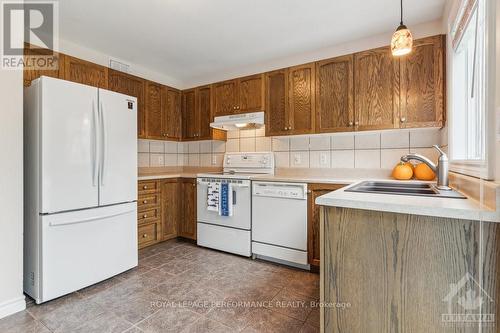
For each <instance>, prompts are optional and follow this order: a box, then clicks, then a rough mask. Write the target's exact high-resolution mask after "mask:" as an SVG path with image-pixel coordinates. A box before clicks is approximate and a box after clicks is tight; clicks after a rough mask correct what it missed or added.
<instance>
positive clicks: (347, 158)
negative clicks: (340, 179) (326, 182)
mask: <svg viewBox="0 0 500 333" xmlns="http://www.w3.org/2000/svg"><path fill="white" fill-rule="evenodd" d="M331 159H332V162H331V163H332V168H335V169H347V168H354V150H333V151H332V157H331Z"/></svg>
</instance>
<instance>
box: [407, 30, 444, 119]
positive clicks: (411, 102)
mask: <svg viewBox="0 0 500 333" xmlns="http://www.w3.org/2000/svg"><path fill="white" fill-rule="evenodd" d="M443 43H444V41H443V36H433V37H428V38H422V39H418V40H416V41H415V42H414V44H413V50H412V52H411V53H410V54H408V55H406V56H404V57H402V58H401V127H431V126H442V125H443V114H444V75H443V74H444V47H443Z"/></svg>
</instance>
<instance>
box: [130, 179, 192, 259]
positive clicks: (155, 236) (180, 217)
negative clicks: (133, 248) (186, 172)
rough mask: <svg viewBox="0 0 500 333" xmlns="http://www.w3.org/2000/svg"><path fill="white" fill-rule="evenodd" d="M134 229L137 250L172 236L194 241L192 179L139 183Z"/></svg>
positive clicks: (156, 180)
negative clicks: (137, 243)
mask: <svg viewBox="0 0 500 333" xmlns="http://www.w3.org/2000/svg"><path fill="white" fill-rule="evenodd" d="M137 227H138V238H139V248H140V249H141V248H143V247H146V246H150V245H153V244H156V243H158V242H161V241H165V240H169V239H172V238H175V237H184V238H189V239H192V240H196V179H195V178H168V179H153V180H142V181H139V183H138V202H137Z"/></svg>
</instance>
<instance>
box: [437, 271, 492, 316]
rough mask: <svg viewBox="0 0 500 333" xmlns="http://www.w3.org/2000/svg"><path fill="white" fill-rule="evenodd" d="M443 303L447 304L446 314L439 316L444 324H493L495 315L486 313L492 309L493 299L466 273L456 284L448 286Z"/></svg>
mask: <svg viewBox="0 0 500 333" xmlns="http://www.w3.org/2000/svg"><path fill="white" fill-rule="evenodd" d="M443 302H446V303H447V304H448V311H447V313H444V314H442V315H441V320H442V322H443V323H445V324H452V323H453V324H456V323H464V324H467V323H469V324H471V323H490V324H491V323H494V322H495V314H494V313H487V312H489V310H491V309H492V308H494V307H493V306H492V305H493V303H494V301H493V299H492V298H491V297H490V295H488V293H487V292H486V291H485V290H484V289H483V288H482V287H481V285H480V284H479V283H478V282H477V281H476V279H474V277H473V276H472V275H471V274H470V273H468V272H467V273H466V274H465V275H464V276H463V277H462V278H461V279H460V281H458V282H457V283H456V284H455V283H451V284H450V291H449V292H448V294H447V295H446V296H445V297H444V298H443Z"/></svg>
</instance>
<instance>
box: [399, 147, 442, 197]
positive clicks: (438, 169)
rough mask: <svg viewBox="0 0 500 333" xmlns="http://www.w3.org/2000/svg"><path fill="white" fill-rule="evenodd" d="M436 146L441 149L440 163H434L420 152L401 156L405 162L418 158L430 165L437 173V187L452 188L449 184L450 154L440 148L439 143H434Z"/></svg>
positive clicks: (438, 149)
mask: <svg viewBox="0 0 500 333" xmlns="http://www.w3.org/2000/svg"><path fill="white" fill-rule="evenodd" d="M433 147H434V148H436V149H437V151H439V153H440V154H441V155H440V156H439V159H438V164H437V165H436V164H434V163H433V162H432V161H431V160H430V159H428V158H427V157H425V156H423V155H420V154H408V155H404V156H402V157H401V161H403V162H409V161H411V160H416V161H420V162H423V163H425V164H427V165H428V166H429V168H431V169H432V171H434V173H435V174H436V175H437V188H438V189H440V190H451V188H450V187H449V186H448V185H449V181H448V156H447V155H446V153H445V152H444V151H442V150H441V148H439V146H438V145H434V146H433Z"/></svg>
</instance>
